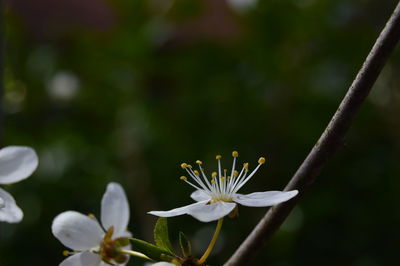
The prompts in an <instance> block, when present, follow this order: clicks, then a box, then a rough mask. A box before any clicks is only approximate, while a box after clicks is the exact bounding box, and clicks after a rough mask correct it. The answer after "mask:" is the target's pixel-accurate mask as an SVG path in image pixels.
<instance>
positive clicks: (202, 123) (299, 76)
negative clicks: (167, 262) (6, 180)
mask: <svg viewBox="0 0 400 266" xmlns="http://www.w3.org/2000/svg"><path fill="white" fill-rule="evenodd" d="M233 2H236V5H232V3H233ZM246 3H247V4H246ZM395 5H396V1H390V0H385V1H373V0H325V1H318V0H258V2H257V0H253V1H250V0H248V1H245V0H236V1H233V0H231V1H230V2H225V1H223V0H146V1H145V0H118V1H117V0H115V1H111V0H110V1H105V0H57V1H54V0H9V1H8V3H7V9H6V25H5V29H6V33H5V38H6V62H5V92H4V110H5V125H4V136H5V137H4V143H5V145H28V146H32V147H34V148H35V149H36V151H37V152H38V154H39V157H40V166H39V168H38V170H37V171H36V172H35V174H34V175H33V176H32V177H31V178H29V179H28V180H25V181H23V182H21V183H18V184H15V185H13V186H11V187H7V188H6V189H7V190H8V191H10V192H11V193H12V194H13V195H14V197H15V198H16V200H17V202H18V204H19V205H20V207H21V208H22V209H23V210H24V213H25V218H24V220H23V221H22V223H20V224H17V225H9V224H4V223H3V224H0V265H1V266H14V265H15V266H19V265H51V266H54V265H58V263H59V262H61V260H62V259H63V256H62V251H63V250H64V249H66V248H65V247H63V245H62V244H61V243H60V242H59V241H58V240H57V239H56V238H54V237H53V236H52V234H51V231H50V225H51V222H52V219H53V218H54V217H55V216H56V215H57V214H59V213H61V212H63V211H66V210H77V211H80V212H82V213H94V214H96V215H97V217H99V212H100V200H101V197H102V194H103V193H104V190H105V188H106V184H107V183H108V182H110V181H116V182H119V183H121V184H122V185H123V186H124V188H125V190H126V192H127V194H128V197H129V201H130V206H131V213H132V215H131V222H130V227H129V228H130V230H131V231H132V232H133V234H134V235H135V236H136V237H139V238H143V239H145V240H148V241H151V240H152V239H151V234H152V233H151V232H152V227H153V225H154V223H155V221H156V218H155V217H152V216H150V215H147V214H146V212H147V211H150V210H167V209H171V208H174V207H178V206H183V205H186V204H189V203H191V202H192V200H191V199H190V198H189V195H190V193H191V192H192V188H191V187H189V186H188V185H186V184H185V183H183V182H182V181H180V180H179V176H181V175H182V174H184V173H183V171H182V169H181V168H180V167H179V165H180V163H181V162H184V161H185V162H188V163H194V161H195V160H196V159H201V160H203V162H204V163H205V166H206V168H207V169H209V171H213V170H214V169H215V167H216V163H215V160H214V156H215V155H216V154H219V153H221V154H222V155H223V156H224V157H223V163H224V164H225V165H226V167H229V165H230V163H231V159H230V153H231V152H232V150H237V151H239V153H240V157H239V159H240V162H245V161H248V162H250V165H252V166H255V164H256V161H257V159H258V157H259V156H265V157H266V158H267V164H266V165H265V166H263V167H262V168H261V170H260V171H259V173H258V174H257V175H256V177H255V178H254V179H252V181H251V182H250V183H249V184H248V185H247V186H246V187H244V188H243V189H242V190H241V192H242V193H249V192H254V191H264V190H274V189H275V190H276V189H283V187H284V186H285V184H286V183H287V182H288V181H289V179H290V178H291V176H292V175H293V173H294V172H295V170H296V169H297V167H298V166H299V165H300V164H301V162H302V161H303V159H304V158H305V156H306V155H307V153H308V152H309V150H310V149H311V147H312V146H313V145H314V143H315V142H316V140H317V138H318V137H319V135H320V134H321V132H322V131H323V129H324V128H325V126H326V124H327V123H328V121H329V119H330V117H331V116H332V114H333V113H334V111H335V110H336V108H337V106H338V103H339V102H340V100H341V98H342V97H343V95H344V93H345V92H346V90H347V88H348V86H349V85H350V84H351V81H352V79H353V78H354V76H355V74H356V73H357V70H358V69H359V68H360V66H361V64H362V62H363V60H364V58H365V57H366V55H367V53H368V51H369V49H370V48H371V47H372V45H373V42H374V40H375V39H376V37H377V36H378V34H379V32H380V30H381V29H382V27H383V26H384V24H385V21H386V20H387V19H388V17H389V15H390V13H391V12H392V10H393V8H394V6H395ZM233 7H234V8H233ZM399 59H400V54H399V51H398V49H397V50H396V52H395V54H394V55H393V57H392V58H391V60H390V61H389V63H388V64H387V65H386V67H385V69H384V71H383V73H382V74H381V76H380V78H379V80H378V81H377V83H376V84H375V86H374V87H373V90H372V92H371V95H370V96H369V98H368V99H367V101H366V102H365V103H364V105H363V107H362V109H361V110H360V112H359V114H358V115H357V117H356V119H355V121H354V123H353V125H352V127H351V129H350V131H349V133H348V134H347V139H346V141H347V143H346V147H345V148H344V149H343V150H341V151H340V152H339V153H338V154H337V155H336V156H335V158H334V159H333V160H331V161H330V162H329V164H328V165H327V166H326V167H325V168H324V170H323V172H322V173H321V175H320V176H319V179H318V180H317V182H316V184H315V186H314V187H313V189H312V190H311V191H309V193H308V194H307V195H306V196H305V198H304V199H303V200H302V201H301V203H300V204H299V205H298V206H297V207H296V208H295V210H294V211H293V213H292V214H291V216H290V217H289V218H288V220H287V221H286V222H285V224H284V225H283V226H282V227H281V229H280V230H279V231H278V232H277V233H276V234H275V236H274V237H273V239H272V241H270V242H269V243H268V245H267V246H266V247H265V248H264V249H263V250H262V252H261V253H260V254H258V256H257V259H256V260H255V261H252V263H251V265H271V266H289V265H296V266H297V265H299V266H300V265H304V266H306V265H307V266H310V265H326V266H330V265H332V266H333V265H335V266H337V265H352V266H375V265H376V266H378V265H398V252H399V247H400V246H399V236H400V233H399V231H400V230H399V223H400V208H399V204H398V203H399V185H400V164H399V159H400V158H399V157H400V156H399V150H400V142H399V139H400V138H399V137H400V123H399V118H398V117H399V110H400V107H399V102H400V90H399V85H398V84H399V79H400V75H399V68H400V65H399ZM266 210H267V209H266V208H246V207H241V208H240V216H239V218H238V219H234V220H232V219H227V220H226V221H225V224H224V227H223V230H222V235H221V238H220V239H219V240H218V243H219V244H220V247H219V248H218V247H217V248H216V250H215V252H213V256H212V257H210V259H209V263H210V264H211V265H221V264H222V263H223V262H224V261H226V260H227V259H228V258H229V256H230V255H231V254H232V253H233V252H234V250H235V249H236V248H237V247H238V246H239V244H240V243H241V241H243V240H244V238H245V237H246V235H247V234H248V233H249V232H250V231H251V230H252V228H253V227H254V226H255V225H256V223H257V222H258V220H259V219H260V218H261V217H262V215H263V214H264V213H265V211H266ZM169 223H170V234H171V238H172V239H173V241H174V243H176V239H177V235H178V232H179V230H182V231H184V232H185V233H186V235H188V236H189V237H190V238H191V239H192V240H193V245H194V248H195V252H196V254H197V255H198V256H201V254H202V252H203V251H204V250H205V248H206V246H207V244H208V241H209V239H210V237H211V233H212V230H213V228H214V226H215V223H208V224H206V223H201V222H198V221H197V220H195V219H193V218H192V217H190V216H180V217H175V218H171V219H169ZM142 264H143V262H142V261H140V260H136V259H132V260H131V261H130V263H129V265H142Z"/></svg>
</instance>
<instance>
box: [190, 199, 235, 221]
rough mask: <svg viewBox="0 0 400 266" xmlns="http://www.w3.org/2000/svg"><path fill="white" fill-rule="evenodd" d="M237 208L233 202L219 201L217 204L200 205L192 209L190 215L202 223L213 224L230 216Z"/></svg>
mask: <svg viewBox="0 0 400 266" xmlns="http://www.w3.org/2000/svg"><path fill="white" fill-rule="evenodd" d="M235 206H236V203H233V202H224V201H218V202H216V203H211V204H206V205H198V206H195V207H194V208H191V209H190V210H189V211H188V214H190V215H192V216H193V217H194V218H196V219H197V220H199V221H201V222H211V221H215V220H218V219H220V218H222V217H224V216H226V215H228V214H229V213H230V212H231V211H232V210H233V209H234V208H235Z"/></svg>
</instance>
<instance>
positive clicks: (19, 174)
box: [0, 146, 38, 184]
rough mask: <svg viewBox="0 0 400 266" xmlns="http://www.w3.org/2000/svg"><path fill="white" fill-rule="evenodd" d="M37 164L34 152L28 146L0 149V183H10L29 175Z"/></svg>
mask: <svg viewBox="0 0 400 266" xmlns="http://www.w3.org/2000/svg"><path fill="white" fill-rule="evenodd" d="M37 165H38V157H37V155H36V152H35V151H34V150H33V149H32V148H29V147H22V146H21V147H20V146H9V147H5V148H3V149H1V150H0V184H11V183H15V182H18V181H21V180H22V179H25V178H27V177H28V176H30V175H31V174H32V173H33V171H35V169H36V167H37Z"/></svg>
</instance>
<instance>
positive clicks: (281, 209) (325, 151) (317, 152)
mask: <svg viewBox="0 0 400 266" xmlns="http://www.w3.org/2000/svg"><path fill="white" fill-rule="evenodd" d="M399 38H400V2H399V3H398V4H397V7H396V9H395V10H394V12H393V14H392V16H391V18H390V19H389V21H388V22H387V23H386V26H385V28H384V29H383V30H382V32H381V34H380V35H379V37H378V39H377V40H376V42H375V44H374V46H373V47H372V50H371V52H370V53H369V55H368V57H367V59H366V60H365V62H364V64H363V66H362V67H361V69H360V71H359V72H358V74H357V76H356V78H355V79H354V81H353V83H352V85H351V86H350V88H349V90H348V91H347V93H346V96H345V97H344V99H343V100H342V102H341V103H340V105H339V108H338V109H337V110H336V113H335V114H334V116H333V117H332V119H331V121H330V122H329V124H328V126H327V127H326V129H325V131H324V132H323V133H322V135H321V137H320V138H319V140H318V141H317V143H316V144H315V146H314V147H313V148H312V150H311V152H310V153H309V154H308V156H307V158H306V159H305V160H304V162H303V163H302V164H301V166H300V167H299V169H298V170H297V171H296V173H295V174H294V176H293V177H292V179H291V180H290V182H289V183H288V185H287V186H286V187H285V190H293V189H298V190H299V191H300V193H299V196H298V197H296V198H295V199H293V200H291V201H289V202H286V203H283V204H280V205H277V206H275V207H273V208H271V209H269V211H268V212H267V213H266V214H265V216H264V217H263V218H262V219H261V221H260V222H259V223H258V225H257V226H256V227H255V228H254V229H253V231H252V232H251V233H250V235H249V236H248V237H247V238H246V240H245V241H244V242H243V243H242V244H241V245H240V247H239V248H238V249H237V250H236V252H235V253H234V254H233V255H232V257H231V258H230V259H229V260H228V261H227V262H226V263H225V266H228V265H229V266H237V265H247V264H248V262H249V260H250V259H251V258H252V257H253V256H254V255H255V253H256V252H257V251H259V250H260V249H261V247H262V246H263V244H265V242H266V241H267V240H269V239H270V238H271V236H272V235H273V233H274V232H275V231H276V230H277V229H278V228H279V226H280V225H281V224H282V223H283V221H284V220H285V219H286V217H287V216H288V215H289V213H290V211H291V210H292V209H293V207H294V206H295V205H296V203H297V202H298V201H299V199H300V198H301V196H302V195H303V194H304V192H305V191H306V189H307V188H309V187H310V185H311V184H312V183H313V182H314V180H315V178H316V177H317V175H318V174H319V172H320V170H321V169H322V167H323V166H324V165H325V163H326V162H327V161H328V159H330V158H331V157H332V156H333V155H334V154H335V153H336V151H337V150H338V149H339V148H340V147H341V146H343V142H344V136H345V133H346V132H347V130H348V129H349V127H350V124H351V122H352V120H353V118H354V116H355V114H356V113H357V111H358V109H359V108H360V106H361V104H362V103H363V102H364V100H365V98H366V97H367V95H368V93H369V91H370V89H371V87H372V85H373V84H374V83H375V81H376V79H377V78H378V76H379V73H380V72H381V70H382V68H383V66H384V65H385V63H386V62H387V60H388V58H389V56H390V54H391V53H392V52H393V50H394V48H395V46H396V44H397V42H398V41H399Z"/></svg>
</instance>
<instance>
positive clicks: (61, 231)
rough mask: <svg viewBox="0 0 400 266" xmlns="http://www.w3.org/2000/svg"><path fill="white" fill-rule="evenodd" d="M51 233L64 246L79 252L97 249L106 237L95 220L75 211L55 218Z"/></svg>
mask: <svg viewBox="0 0 400 266" xmlns="http://www.w3.org/2000/svg"><path fill="white" fill-rule="evenodd" d="M51 231H52V232H53V235H54V236H55V237H56V238H57V239H58V240H60V242H61V243H63V244H64V246H66V247H69V248H70V249H73V250H78V251H82V250H89V249H91V248H94V247H97V246H98V245H99V244H100V242H101V241H102V239H103V235H104V231H103V229H102V228H101V226H100V224H99V223H98V222H97V221H96V220H95V219H91V218H89V217H88V216H86V215H83V214H81V213H79V212H75V211H66V212H63V213H61V214H59V215H58V216H57V217H56V218H54V220H53V224H52V225H51Z"/></svg>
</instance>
